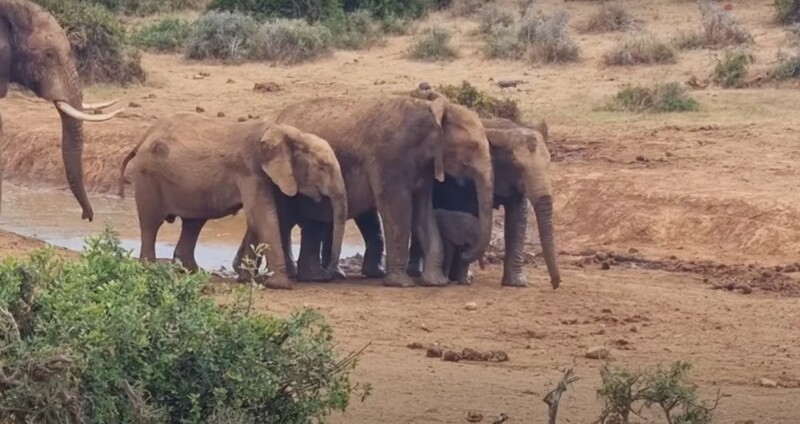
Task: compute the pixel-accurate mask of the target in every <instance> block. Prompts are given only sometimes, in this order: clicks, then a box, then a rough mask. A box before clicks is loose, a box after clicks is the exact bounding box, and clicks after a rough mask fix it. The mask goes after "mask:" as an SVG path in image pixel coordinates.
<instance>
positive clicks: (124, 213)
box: [0, 183, 364, 270]
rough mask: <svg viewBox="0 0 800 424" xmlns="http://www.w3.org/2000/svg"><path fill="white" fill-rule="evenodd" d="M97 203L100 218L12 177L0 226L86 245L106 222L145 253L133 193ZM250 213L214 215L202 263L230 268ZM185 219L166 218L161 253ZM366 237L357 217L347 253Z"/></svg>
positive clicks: (200, 248) (348, 233) (75, 246)
mask: <svg viewBox="0 0 800 424" xmlns="http://www.w3.org/2000/svg"><path fill="white" fill-rule="evenodd" d="M90 199H91V202H92V207H93V208H94V222H88V221H84V220H82V219H81V208H80V205H78V202H77V201H76V200H75V198H73V197H72V194H71V193H70V192H68V191H58V190H46V189H31V188H24V187H20V186H16V185H12V184H9V183H4V184H3V199H2V201H3V204H2V211H1V212H0V228H2V229H3V230H6V231H10V232H14V233H17V234H20V235H23V236H29V237H35V238H38V239H41V240H44V241H45V242H47V243H49V244H51V245H54V246H60V247H64V248H67V249H71V250H76V251H80V250H81V249H82V248H83V244H84V238H86V237H89V236H94V235H97V234H100V233H102V232H103V229H104V228H105V227H106V225H108V226H110V227H111V228H113V229H114V230H116V231H117V232H118V233H119V235H120V239H121V241H122V245H123V247H125V248H127V249H131V250H133V254H134V255H135V256H136V257H138V256H139V221H138V219H137V217H136V205H135V203H134V201H133V198H131V197H127V198H125V199H120V198H118V197H116V196H96V195H95V196H90ZM244 228H245V219H244V214H243V213H241V212H240V213H239V214H237V215H236V216H229V217H226V218H223V219H217V220H212V221H209V222H208V223H207V224H206V225H205V227H203V232H202V233H201V234H200V241H199V242H198V244H197V248H196V249H195V257H196V258H197V263H198V264H199V265H200V266H201V267H202V268H205V269H207V270H218V269H220V268H226V269H230V266H231V262H232V261H233V257H234V256H235V255H236V250H237V249H238V247H239V243H240V242H241V237H242V235H243V234H244ZM180 229H181V226H180V220H176V221H175V223H173V224H169V223H166V222H165V223H164V225H163V226H162V227H161V229H160V230H159V232H158V243H157V244H156V255H157V256H158V257H159V258H172V251H173V249H174V248H175V243H176V242H177V241H178V236H179V234H180ZM292 242H293V244H292V250H293V251H294V254H295V259H296V258H297V255H298V253H299V250H300V245H299V243H300V230H299V228H295V229H294V232H293V233H292ZM363 251H364V247H363V241H362V239H361V235H360V234H359V233H358V229H357V228H356V226H355V224H354V223H353V222H352V221H351V222H348V224H347V228H346V230H345V245H344V246H343V247H342V257H347V256H351V255H354V254H356V253H363Z"/></svg>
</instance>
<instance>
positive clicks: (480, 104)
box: [437, 81, 520, 122]
mask: <svg viewBox="0 0 800 424" xmlns="http://www.w3.org/2000/svg"><path fill="white" fill-rule="evenodd" d="M437 90H438V91H439V92H440V93H442V95H444V96H445V97H447V98H448V99H449V100H450V101H451V102H454V103H458V104H460V105H463V106H466V107H468V108H470V109H472V110H474V111H475V112H477V113H478V115H480V116H481V117H483V118H492V117H498V118H506V119H510V120H512V121H514V122H519V120H520V111H519V106H518V105H517V102H516V101H514V100H511V99H504V100H501V99H498V98H496V97H492V96H490V95H488V94H486V93H484V92H482V91H480V90H478V89H477V88H476V87H474V86H473V85H472V84H470V83H469V82H468V81H463V82H461V85H458V86H456V85H440V86H439V87H438V88H437Z"/></svg>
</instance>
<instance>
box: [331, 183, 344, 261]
mask: <svg viewBox="0 0 800 424" xmlns="http://www.w3.org/2000/svg"><path fill="white" fill-rule="evenodd" d="M330 199H331V208H333V237H332V239H331V257H330V262H329V263H328V269H329V270H331V271H334V272H335V271H336V270H337V269H338V266H339V259H340V257H341V254H342V243H344V227H345V223H346V222H347V196H346V195H345V194H343V193H342V194H336V195H334V196H331V198H330Z"/></svg>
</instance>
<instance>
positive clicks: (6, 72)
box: [0, 17, 11, 99]
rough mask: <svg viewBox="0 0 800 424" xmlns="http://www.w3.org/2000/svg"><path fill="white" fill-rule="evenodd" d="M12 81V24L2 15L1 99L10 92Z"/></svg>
mask: <svg viewBox="0 0 800 424" xmlns="http://www.w3.org/2000/svg"><path fill="white" fill-rule="evenodd" d="M10 81H11V26H10V25H9V24H8V22H7V21H6V20H5V19H3V18H2V17H0V99H2V98H4V97H6V94H8V83H9V82H10Z"/></svg>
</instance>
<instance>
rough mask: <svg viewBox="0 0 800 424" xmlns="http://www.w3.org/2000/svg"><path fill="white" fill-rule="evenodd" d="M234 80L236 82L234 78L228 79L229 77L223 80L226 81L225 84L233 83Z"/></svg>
mask: <svg viewBox="0 0 800 424" xmlns="http://www.w3.org/2000/svg"><path fill="white" fill-rule="evenodd" d="M235 82H236V81H234V80H232V79H230V78H228V80H227V81H225V83H226V84H233V83H235Z"/></svg>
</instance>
